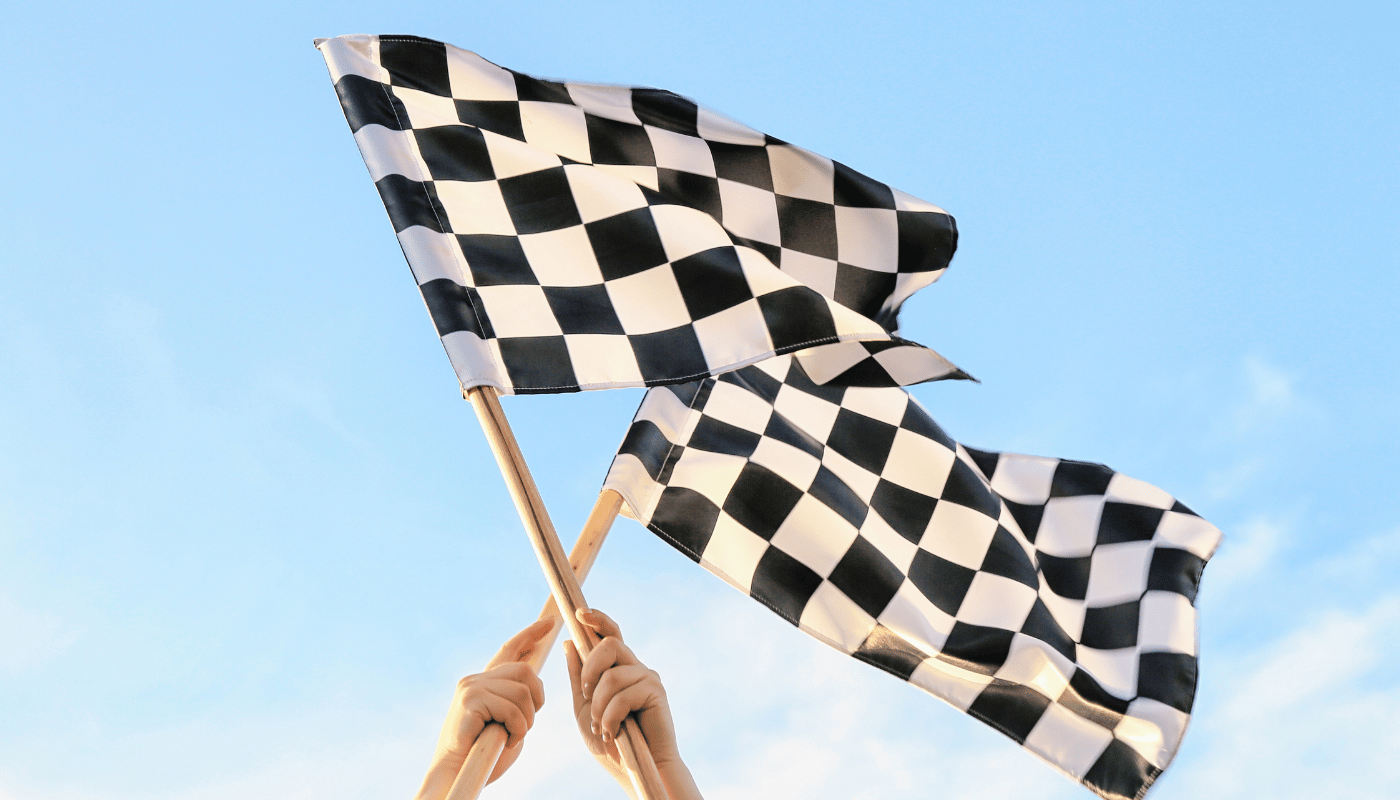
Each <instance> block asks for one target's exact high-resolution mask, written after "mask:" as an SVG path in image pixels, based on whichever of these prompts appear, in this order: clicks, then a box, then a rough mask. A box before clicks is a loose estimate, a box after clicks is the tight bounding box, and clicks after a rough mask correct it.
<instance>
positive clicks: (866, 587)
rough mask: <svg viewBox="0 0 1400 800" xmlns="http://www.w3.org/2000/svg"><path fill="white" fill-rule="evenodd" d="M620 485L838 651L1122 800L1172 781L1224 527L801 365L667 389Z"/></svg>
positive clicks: (1125, 484) (1086, 467)
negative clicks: (1206, 592) (967, 435)
mask: <svg viewBox="0 0 1400 800" xmlns="http://www.w3.org/2000/svg"><path fill="white" fill-rule="evenodd" d="M607 486H608V487H609V488H612V489H616V490H617V491H619V492H621V493H622V495H623V496H624V497H625V498H626V501H627V507H628V512H629V514H630V515H631V516H634V517H635V518H636V519H638V520H639V521H641V522H642V523H643V524H645V525H647V527H649V528H650V529H651V530H652V531H654V532H655V533H657V534H658V535H660V536H661V537H662V538H664V539H665V540H666V541H668V542H670V543H671V544H672V545H673V546H675V547H676V548H677V549H678V550H680V551H681V552H683V553H685V554H686V555H687V556H689V557H690V558H691V559H693V560H695V561H698V562H700V563H701V564H702V565H703V566H704V567H705V568H706V569H708V570H710V571H711V572H713V573H715V574H716V575H719V576H720V577H722V578H724V579H725V580H726V581H728V582H729V583H731V584H733V585H734V586H735V587H737V588H738V589H740V590H741V591H743V592H746V593H748V594H749V595H750V596H752V597H753V598H754V599H755V600H758V601H759V602H761V603H763V604H764V605H766V606H768V607H769V608H771V609H772V610H773V611H775V612H777V613H778V614H779V615H780V616H782V617H783V618H784V619H786V620H788V621H789V622H791V623H792V624H794V625H796V626H798V627H799V628H801V629H802V630H804V631H806V632H807V633H809V634H811V635H813V636H815V637H817V638H818V639H820V640H822V641H824V642H826V643H827V644H829V645H831V646H832V647H835V648H837V649H839V650H842V651H844V652H846V653H849V654H851V655H853V656H855V657H856V658H858V659H860V660H862V661H866V662H868V663H870V664H873V665H875V666H877V667H880V668H881V669H884V670H886V671H887V672H890V673H892V674H894V675H897V676H899V677H900V678H903V679H904V680H906V681H909V682H910V683H913V684H914V685H916V686H918V687H920V688H922V689H924V690H926V691H928V692H930V693H932V694H933V695H935V696H937V697H939V698H941V699H943V700H946V701H947V702H948V703H950V704H952V705H953V706H955V707H957V708H959V709H961V710H963V711H965V712H967V713H968V714H971V715H972V716H974V717H977V718H978V719H980V720H982V721H983V722H986V723H987V724H989V725H991V726H992V727H994V728H996V729H997V730H999V731H1001V732H1002V733H1005V734H1006V735H1007V736H1010V737H1011V738H1012V739H1015V740H1016V741H1017V742H1019V743H1020V744H1021V745H1022V746H1023V747H1025V748H1026V749H1028V750H1030V751H1031V752H1033V753H1035V754H1036V755H1038V756H1040V757H1041V758H1043V759H1045V760H1046V761H1048V762H1049V763H1050V764H1051V765H1052V766H1054V767H1056V768H1057V769H1059V770H1061V771H1063V772H1065V773H1066V774H1068V775H1070V776H1071V777H1073V778H1075V779H1076V780H1078V781H1080V782H1082V783H1083V784H1084V785H1085V786H1087V787H1088V788H1090V789H1092V790H1093V791H1094V792H1096V793H1098V794H1099V795H1101V796H1103V797H1106V798H1140V797H1141V796H1142V794H1143V793H1144V792H1145V791H1146V790H1147V788H1148V787H1149V786H1150V785H1151V784H1152V782H1153V781H1154V780H1155V779H1156V778H1157V776H1158V775H1159V774H1160V773H1161V771H1162V770H1163V769H1164V768H1165V767H1166V766H1167V764H1168V763H1170V761H1171V759H1172V756H1173V755H1174V754H1175V753H1176V750H1177V747H1178V745H1179V744H1180V741H1181V737H1182V734H1183V733H1184V732H1185V730H1186V724H1187V722H1188V720H1189V717H1190V712H1191V704H1192V700H1193V698H1194V696H1195V690H1196V642H1197V637H1196V610H1195V608H1194V601H1195V597H1196V589H1197V585H1198V583H1199V580H1200V576H1201V571H1202V569H1203V568H1204V566H1205V563H1206V560H1207V559H1208V558H1210V556H1211V553H1212V552H1213V551H1214V550H1215V547H1216V545H1217V543H1218V542H1219V540H1220V532H1219V531H1218V530H1217V529H1216V528H1215V527H1214V526H1212V525H1210V524H1209V523H1207V522H1205V521H1204V520H1202V519H1201V518H1200V517H1198V516H1196V515H1195V514H1193V513H1192V512H1191V511H1190V510H1189V509H1187V508H1186V507H1185V506H1183V505H1182V504H1181V503H1179V502H1177V501H1176V500H1174V499H1173V498H1172V497H1171V496H1169V495H1167V494H1166V493H1165V492H1163V491H1162V490H1160V489H1158V488H1156V487H1154V486H1150V485H1148V484H1146V483H1143V482H1142V481H1138V480H1134V479H1132V478H1129V477H1127V476H1125V475H1121V474H1119V473H1116V472H1114V471H1113V470H1111V469H1109V468H1107V467H1105V466H1102V465H1100V464H1090V463H1085V462H1082V461H1066V460H1060V459H1054V458H1041V457H1036V456H1025V455H1015V454H1010V453H993V452H987V451H982V450H974V449H972V448H969V447H965V446H963V445H961V444H958V443H957V442H955V441H953V440H952V439H951V438H949V437H948V435H947V434H946V433H944V432H943V430H942V429H941V428H939V426H938V425H937V424H936V423H935V422H934V421H933V420H932V419H931V418H930V417H929V416H928V414H927V413H926V412H925V411H924V410H923V408H922V407H920V406H919V405H918V404H917V403H916V402H915V401H914V400H913V398H912V397H910V396H909V394H908V392H906V391H905V390H903V389H900V388H844V389H843V388H840V387H832V386H819V385H817V384H815V383H814V382H813V381H812V380H810V378H809V376H808V375H807V374H806V372H805V371H804V369H803V368H802V365H801V364H800V363H798V362H797V361H796V359H794V358H793V357H791V356H784V357H779V358H774V359H770V360H768V361H764V362H762V363H759V364H757V365H754V366H751V367H746V368H744V369H741V370H738V371H735V372H729V373H726V374H724V375H721V376H719V377H717V378H707V379H705V380H702V381H697V382H693V383H687V384H683V385H677V386H666V387H662V388H657V389H652V390H651V391H649V392H648V393H647V395H646V399H645V400H644V401H643V403H642V406H641V408H640V410H639V411H638V412H637V416H636V418H635V420H634V421H633V423H632V426H631V428H630V429H629V431H628V434H627V437H626V439H625V441H624V442H623V444H622V447H621V450H620V451H619V453H618V455H617V457H616V459H615V460H614V461H613V465H612V469H611V470H610V472H609V474H608V478H607Z"/></svg>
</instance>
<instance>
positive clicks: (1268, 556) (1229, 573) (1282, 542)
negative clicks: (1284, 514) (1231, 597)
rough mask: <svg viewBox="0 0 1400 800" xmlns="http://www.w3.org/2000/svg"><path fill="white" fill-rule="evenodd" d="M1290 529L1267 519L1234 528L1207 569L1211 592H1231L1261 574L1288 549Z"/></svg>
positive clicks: (1255, 519)
mask: <svg viewBox="0 0 1400 800" xmlns="http://www.w3.org/2000/svg"><path fill="white" fill-rule="evenodd" d="M1290 529H1291V526H1290V525H1289V524H1288V523H1285V522H1282V521H1280V520H1277V519H1274V518H1271V517H1266V516H1255V517H1251V518H1250V519H1248V520H1246V521H1245V522H1244V523H1243V524H1241V525H1238V526H1235V527H1232V528H1230V529H1229V531H1227V535H1226V536H1225V538H1224V539H1223V540H1222V541H1221V543H1220V550H1219V552H1217V553H1216V554H1215V556H1214V558H1212V559H1211V562H1210V568H1209V569H1208V570H1207V574H1208V575H1209V579H1208V581H1209V583H1208V585H1209V591H1210V593H1211V594H1212V595H1216V594H1226V593H1231V592H1233V591H1235V590H1237V589H1239V588H1240V587H1241V586H1242V585H1245V584H1247V583H1248V582H1249V581H1250V579H1251V578H1253V577H1255V576H1257V575H1259V574H1261V573H1262V572H1263V570H1264V569H1265V568H1266V567H1268V566H1270V565H1271V564H1273V563H1274V562H1275V561H1276V560H1277V557H1278V555H1279V554H1280V553H1281V552H1282V551H1283V550H1284V549H1285V548H1286V547H1287V545H1288V541H1289V532H1290Z"/></svg>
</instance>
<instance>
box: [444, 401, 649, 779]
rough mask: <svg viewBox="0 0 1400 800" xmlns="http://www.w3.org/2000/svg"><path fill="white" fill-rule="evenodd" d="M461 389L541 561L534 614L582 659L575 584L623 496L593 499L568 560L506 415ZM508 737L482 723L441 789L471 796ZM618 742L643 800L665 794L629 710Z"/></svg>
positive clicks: (593, 638)
mask: <svg viewBox="0 0 1400 800" xmlns="http://www.w3.org/2000/svg"><path fill="white" fill-rule="evenodd" d="M463 394H464V395H465V396H466V397H467V399H469V400H471V403H472V407H473V408H474V409H475V410H476V414H477V419H478V420H479V421H480V422H481V428H482V430H483V431H484V432H485V433H486V439H487V441H488V442H489V443H490V445H491V452H492V454H493V455H495V457H496V464H497V466H499V467H500V469H501V476H502V477H503V478H505V481H506V487H507V488H508V489H509V490H510V496H511V499H512V500H513V501H514V502H515V509H516V511H517V512H519V514H520V521H521V522H522V523H523V524H524V526H525V532H526V534H527V535H528V536H529V539H530V544H531V545H532V546H533V547H534V549H535V556H536V557H537V558H538V559H539V562H540V567H541V569H543V571H544V574H545V578H546V579H547V580H548V582H549V590H550V600H549V602H547V603H546V604H545V608H544V610H543V611H542V612H541V613H540V619H551V618H557V617H560V616H562V617H563V619H564V622H565V623H566V624H567V625H568V626H569V633H570V635H571V636H572V637H573V640H574V644H575V646H577V647H578V649H579V654H580V655H582V656H585V657H586V656H587V655H588V653H590V652H591V651H592V650H593V647H594V646H595V645H596V644H597V643H598V641H599V640H598V637H597V634H595V633H594V632H593V631H591V630H589V629H588V628H586V627H584V626H583V625H582V624H581V623H580V622H579V620H578V616H577V612H578V610H579V609H580V608H587V607H588V604H587V603H586V602H585V601H584V599H583V590H582V589H581V588H580V587H579V583H580V582H581V581H582V580H583V579H584V578H585V577H587V575H588V571H589V569H590V568H591V567H592V566H593V561H594V559H595V558H596V557H597V555H598V551H599V549H601V547H602V545H603V539H604V538H605V537H606V536H607V533H608V530H609V528H610V527H611V526H612V523H613V520H614V519H615V518H616V517H617V513H618V510H619V509H620V508H621V505H622V496H621V495H619V494H618V493H617V492H615V491H612V490H610V489H609V490H604V491H603V492H602V493H601V494H600V495H599V497H598V502H597V503H596V504H594V507H593V511H592V512H591V513H590V514H589V516H588V520H587V522H586V523H585V524H584V528H583V532H582V533H581V534H579V538H578V542H577V543H576V544H575V545H574V552H573V554H572V555H571V557H567V558H566V557H565V555H564V547H563V545H562V544H560V542H559V536H558V534H556V533H555V532H554V524H553V523H552V522H550V519H549V512H548V511H547V510H545V506H544V501H543V500H542V499H541V498H540V493H539V489H537V488H536V486H535V481H534V478H532V477H531V475H530V470H529V467H528V466H527V465H526V464H525V458H524V456H523V455H522V454H521V452H520V447H519V445H518V444H516V441H515V435H514V434H513V433H512V432H511V429H510V424H509V423H508V422H507V421H506V416H505V411H504V409H502V408H501V404H500V401H499V400H498V399H497V397H496V392H495V390H494V389H492V388H490V387H482V386H478V387H474V388H472V389H468V390H466V391H465V392H464V393H463ZM553 644H554V634H550V635H549V637H547V638H546V639H543V640H541V641H540V642H539V643H538V644H537V645H536V646H535V649H534V650H533V651H532V653H531V654H530V657H529V658H528V659H527V662H526V663H528V664H529V666H530V669H531V670H533V671H534V672H539V670H540V667H541V666H543V665H544V660H545V658H546V657H547V656H548V654H549V650H550V648H551V647H552V646H553ZM506 738H507V734H506V730H505V728H504V727H503V726H501V725H499V724H496V723H492V724H490V725H488V726H487V727H486V728H485V729H484V730H483V731H482V733H481V734H480V735H479V736H478V737H477V741H476V743H475V744H473V745H472V748H471V750H470V752H469V753H468V755H467V760H466V761H465V762H464V763H463V765H462V770H461V771H460V772H459V773H458V777H457V780H456V781H455V782H454V783H453V785H452V790H451V791H450V792H449V793H448V795H447V800H473V798H475V797H476V796H477V795H478V794H479V793H480V792H481V789H482V787H483V786H485V785H486V779H487V778H488V777H489V776H490V774H491V770H492V768H493V767H495V765H496V761H497V759H499V758H500V756H501V751H502V748H504V747H505V743H506ZM617 747H618V752H619V753H620V754H621V755H622V761H623V766H624V767H625V768H626V770H627V774H628V777H629V778H631V780H632V786H633V788H634V789H635V790H636V792H637V796H638V797H639V798H642V800H666V796H667V795H666V789H665V787H664V786H662V784H661V777H660V775H659V774H658V773H657V770H656V762H655V761H653V760H652V757H651V751H650V750H648V749H647V745H646V739H645V738H644V737H643V736H642V731H641V728H640V727H638V725H637V721H636V720H635V719H634V718H632V717H630V716H629V717H628V718H627V720H626V722H625V723H624V725H623V735H622V736H621V737H619V738H618V739H617Z"/></svg>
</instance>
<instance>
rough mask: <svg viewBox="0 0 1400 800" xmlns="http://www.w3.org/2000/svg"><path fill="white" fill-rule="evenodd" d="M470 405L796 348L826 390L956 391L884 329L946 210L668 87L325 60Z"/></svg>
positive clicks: (419, 61)
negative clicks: (481, 397) (485, 394)
mask: <svg viewBox="0 0 1400 800" xmlns="http://www.w3.org/2000/svg"><path fill="white" fill-rule="evenodd" d="M317 46H318V47H319V48H320V49H321V51H322V53H323V54H324V55H325V58H326V62H327V64H328V65H329V67H330V71H331V77H332V79H333V80H334V81H335V88H336V93H337V94H338V96H339V97H340V102H341V106H342V108H343V109H344V111H345V117H346V120H347V121H348V122H349V123H350V129H351V130H352V131H353V132H354V135H355V141H356V143H357V144H358V145H359V148H360V152H361V154H362V155H363V156H364V159H365V164H366V165H367V166H368V167H369V171H370V176H371V177H372V178H373V179H374V182H375V185H376V186H377V187H378V189H379V193H380V196H381V197H382V199H383V201H384V205H385V208H386V209H387V210H388V212H389V218H390V220H391V221H392V222H393V225H394V231H395V232H396V233H397V234H398V238H399V243H400V244H401V245H402V247H403V251H404V254H405V256H406V257H407V259H408V262H409V265H410V266H411V267H412V269H413V274H414V277H415V278H416V279H417V282H418V285H419V288H420V289H421V290H422V293H423V299H424V301H425V302H426V303H427V306H428V310H429V312H430V313H431V315H432V319H433V322H434V324H435V325H436V327H437V331H438V334H439V336H440V337H441V338H442V343H443V346H444V347H445V348H446V349H447V354H448V357H449V358H450V359H451V361H452V365H453V367H454V369H455V370H456V372H457V376H458V379H459V380H460V381H461V383H462V386H463V388H469V387H471V386H476V385H483V384H484V385H490V386H495V387H497V388H499V389H500V390H501V391H503V392H505V393H515V394H523V393H536V392H569V391H578V390H580V389H605V388H611V387H620V386H654V385H658V384H666V383H677V382H685V381H692V380H695V379H696V378H699V377H703V376H706V375H714V374H718V373H721V372H724V371H726V370H731V369H735V368H738V367H741V366H744V365H746V364H750V363H754V362H756V361H759V360H761V359H764V358H768V357H770V356H772V355H774V354H776V353H791V352H796V351H806V352H804V353H803V355H802V358H803V362H804V364H805V365H807V367H808V370H809V373H810V374H811V375H813V376H816V378H817V379H818V380H820V381H823V382H838V383H840V382H844V383H846V384H852V385H884V386H889V385H906V384H909V383H916V382H919V381H925V380H937V379H941V378H962V377H967V376H966V375H965V374H964V373H963V372H962V371H961V370H959V369H958V368H957V367H955V366H953V365H952V364H951V363H949V362H948V361H947V360H945V359H944V358H943V357H942V356H940V355H938V354H937V353H935V352H933V351H932V350H929V349H927V348H924V347H922V346H920V345H917V344H914V343H912V342H908V341H905V340H903V339H900V338H899V337H897V336H896V335H895V333H896V316H897V314H898V311H899V307H900V305H901V304H902V303H903V302H904V300H905V299H907V298H908V297H909V296H910V295H911V294H913V293H914V292H915V291H916V290H918V289H919V288H921V287H923V286H927V285H928V284H930V283H932V282H933V281H934V280H936V279H937V278H938V277H939V275H941V274H942V272H943V270H944V269H945V268H946V267H947V265H948V261H949V259H951V258H952V255H953V250H954V248H955V246H956V242H957V232H956V228H955V226H954V224H953V220H952V218H951V217H949V216H948V214H947V213H946V212H944V211H943V210H942V209H939V208H937V207H936V206H933V205H930V204H928V203H925V202H924V201H922V200H919V199H917V198H914V197H911V196H909V195H907V194H905V193H903V192H900V191H899V190H897V189H892V188H890V187H889V186H886V185H885V184H882V183H878V182H876V181H874V180H871V179H870V178H868V177H866V176H865V175H862V174H861V173H859V172H856V171H855V170H852V169H850V168H849V167H847V166H845V165H843V164H840V163H838V162H835V161H832V160H830V159H828V158H825V157H823V156H819V155H817V154H815V153H812V152H809V151H807V150H804V149H802V148H800V147H795V146H793V145H789V144H786V143H785V142H782V141H779V140H777V139H774V138H772V137H770V136H766V135H764V134H762V133H759V132H758V131H755V130H753V129H751V128H749V127H747V126H745V125H742V124H740V123H738V122H735V121H734V120H731V119H728V118H726V117H723V116H721V115H719V114H716V113H714V112H712V111H709V110H707V109H704V108H702V107H700V106H697V105H696V104H695V103H694V102H692V101H690V100H687V99H685V98H683V97H680V96H678V95H675V94H672V93H670V92H666V91H662V90H659V89H646V88H634V87H626V86H605V85H599V84H588V83H574V82H556V81H548V80H540V79H537V78H532V77H530V76H528V75H522V74H520V73H518V72H513V71H511V70H507V69H503V68H501V67H498V66H496V65H494V64H492V63H490V62H489V61H486V60H485V59H483V58H481V57H480V56H478V55H476V54H474V53H470V52H466V51H464V50H459V49H457V48H455V47H451V46H449V45H445V44H443V43H441V42H435V41H431V40H428V39H420V38H417V37H410V36H378V37H376V36H342V37H338V38H335V39H325V40H320V41H318V43H317Z"/></svg>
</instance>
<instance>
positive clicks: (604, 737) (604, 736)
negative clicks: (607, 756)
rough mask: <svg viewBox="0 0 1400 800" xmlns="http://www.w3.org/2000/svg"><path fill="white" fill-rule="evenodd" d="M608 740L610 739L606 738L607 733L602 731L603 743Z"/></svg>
mask: <svg viewBox="0 0 1400 800" xmlns="http://www.w3.org/2000/svg"><path fill="white" fill-rule="evenodd" d="M609 738H610V737H609V736H608V732H607V731H603V741H605V742H606V741H607V740H608V739H609Z"/></svg>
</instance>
